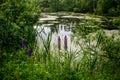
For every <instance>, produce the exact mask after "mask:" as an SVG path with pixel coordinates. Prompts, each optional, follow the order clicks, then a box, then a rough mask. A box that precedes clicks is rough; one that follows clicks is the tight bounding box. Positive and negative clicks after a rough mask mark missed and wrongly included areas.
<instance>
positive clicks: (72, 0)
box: [41, 0, 120, 16]
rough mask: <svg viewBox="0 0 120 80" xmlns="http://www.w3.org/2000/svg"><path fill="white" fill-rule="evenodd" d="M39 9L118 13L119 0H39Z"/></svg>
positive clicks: (109, 14) (119, 8)
mask: <svg viewBox="0 0 120 80" xmlns="http://www.w3.org/2000/svg"><path fill="white" fill-rule="evenodd" d="M41 10H42V11H45V12H53V11H55V12H56V11H73V12H80V13H95V14H99V15H108V16H118V15H120V1H119V0H41Z"/></svg>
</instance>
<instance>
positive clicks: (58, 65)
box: [0, 0, 120, 80]
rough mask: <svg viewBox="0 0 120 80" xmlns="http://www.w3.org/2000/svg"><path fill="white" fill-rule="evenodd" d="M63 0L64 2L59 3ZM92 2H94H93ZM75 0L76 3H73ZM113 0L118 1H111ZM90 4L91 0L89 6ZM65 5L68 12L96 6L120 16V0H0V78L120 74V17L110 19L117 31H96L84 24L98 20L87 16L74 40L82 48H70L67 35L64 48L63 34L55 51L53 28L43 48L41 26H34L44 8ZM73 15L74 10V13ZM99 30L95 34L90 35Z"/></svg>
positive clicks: (99, 78) (93, 78) (50, 79)
mask: <svg viewBox="0 0 120 80" xmlns="http://www.w3.org/2000/svg"><path fill="white" fill-rule="evenodd" d="M59 1H63V2H60V3H59V5H57V4H58V2H59ZM80 1H82V2H81V3H80ZM92 1H94V6H91V5H90V3H91V2H92ZM96 1H98V2H96ZM72 2H74V4H75V5H73V4H71V3H72ZM113 2H114V4H116V6H114V5H112V3H113ZM68 3H69V4H71V6H70V5H69V4H68ZM87 3H89V5H86V4H87ZM92 3H93V2H92ZM107 3H109V4H107ZM45 4H47V5H45ZM82 4H83V5H82ZM60 6H63V7H64V9H65V11H72V10H73V7H74V6H75V7H74V11H75V12H83V14H84V13H87V12H86V11H87V10H89V11H90V12H94V10H95V11H96V12H97V13H98V14H101V15H103V14H108V13H109V14H110V15H112V14H113V15H116V16H120V14H119V10H120V2H119V1H117V0H111V1H110V0H40V1H39V0H21V1H19V0H1V1H0V15H1V16H0V80H119V79H120V68H119V67H120V31H119V29H120V18H119V17H115V19H112V21H111V22H112V23H111V24H109V25H112V28H114V27H115V28H117V30H118V31H119V32H118V33H117V34H113V35H112V36H108V35H107V34H106V33H107V32H105V31H104V29H103V28H100V29H98V30H96V29H93V28H85V27H83V26H86V25H89V26H91V25H93V24H95V23H94V21H93V22H92V21H90V22H89V21H86V24H84V25H81V26H79V27H77V28H76V29H75V33H74V36H73V38H74V37H77V39H76V41H75V44H77V45H78V46H79V47H80V50H78V51H77V50H76V51H74V52H73V51H67V48H68V47H69V46H68V45H67V44H68V43H67V40H68V38H67V36H65V37H64V50H61V38H60V37H59V36H58V41H57V42H56V43H57V44H58V45H57V46H54V50H53V51H51V47H50V44H51V37H52V32H51V33H49V34H48V36H47V37H46V39H44V38H43V37H41V36H40V38H41V39H42V41H41V43H42V44H43V47H42V48H41V49H39V47H38V45H37V41H36V35H40V34H41V32H42V30H41V31H40V32H39V33H38V32H36V30H35V29H34V28H33V26H34V25H38V24H37V23H38V22H39V18H40V15H41V14H42V9H45V8H46V9H45V10H46V11H48V10H50V11H53V12H54V11H55V12H56V10H58V9H60ZM48 7H50V9H48ZM58 7H59V8H58ZM63 7H61V8H62V9H63ZM71 7H72V8H71ZM89 7H90V8H92V10H90V8H89ZM40 9H41V10H40ZM79 9H80V10H79ZM96 9H98V10H96ZM89 11H88V12H89ZM68 14H69V13H68ZM70 14H72V15H74V12H70ZM85 15H88V16H89V14H85ZM92 16H94V15H92ZM95 16H96V15H95ZM112 17H113V16H112ZM113 18H114V17H113ZM97 26H98V27H99V26H100V27H101V25H97ZM108 28H110V27H108ZM112 28H111V29H112ZM94 32H95V35H94V36H91V35H88V34H90V33H94ZM80 40H82V43H81V42H79V41H80Z"/></svg>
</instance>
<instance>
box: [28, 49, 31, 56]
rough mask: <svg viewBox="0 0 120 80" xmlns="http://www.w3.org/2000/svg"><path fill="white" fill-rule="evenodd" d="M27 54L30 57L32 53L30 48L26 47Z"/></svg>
mask: <svg viewBox="0 0 120 80" xmlns="http://www.w3.org/2000/svg"><path fill="white" fill-rule="evenodd" d="M27 54H28V56H29V57H30V56H31V54H32V50H31V49H28V50H27Z"/></svg>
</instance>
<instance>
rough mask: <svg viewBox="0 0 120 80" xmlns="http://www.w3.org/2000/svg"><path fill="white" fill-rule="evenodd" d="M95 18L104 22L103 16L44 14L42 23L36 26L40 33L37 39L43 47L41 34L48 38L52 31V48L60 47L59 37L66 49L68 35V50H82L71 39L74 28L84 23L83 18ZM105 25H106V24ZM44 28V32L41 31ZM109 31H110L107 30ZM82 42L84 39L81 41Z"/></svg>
mask: <svg viewBox="0 0 120 80" xmlns="http://www.w3.org/2000/svg"><path fill="white" fill-rule="evenodd" d="M90 19H94V20H95V21H97V22H99V23H102V21H101V18H95V17H94V18H93V17H92V18H91V17H90V16H84V15H79V16H76V15H75V16H74V15H72V16H70V15H56V14H42V18H40V23H41V25H37V26H35V28H36V30H37V32H38V35H37V41H38V45H39V46H40V47H42V45H43V44H42V39H41V37H40V36H39V35H41V36H42V37H43V38H44V39H46V38H47V36H48V34H49V33H50V32H51V33H52V37H51V38H52V39H51V49H52V50H55V48H57V49H58V37H59V38H60V41H61V49H62V50H64V37H65V36H66V37H67V46H68V49H67V50H68V51H70V49H71V50H72V51H76V50H78V51H79V50H80V47H79V46H78V45H75V44H74V43H73V41H72V39H71V36H72V35H73V34H74V28H75V27H77V26H79V25H81V24H84V23H83V22H82V20H90ZM104 26H105V25H104ZM41 30H42V32H41ZM39 32H41V33H39ZM107 33H109V31H107ZM80 42H81V43H82V41H80Z"/></svg>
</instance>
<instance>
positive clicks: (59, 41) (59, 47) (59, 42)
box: [58, 36, 61, 50]
mask: <svg viewBox="0 0 120 80" xmlns="http://www.w3.org/2000/svg"><path fill="white" fill-rule="evenodd" d="M58 49H59V50H60V49H61V39H60V36H58Z"/></svg>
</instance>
